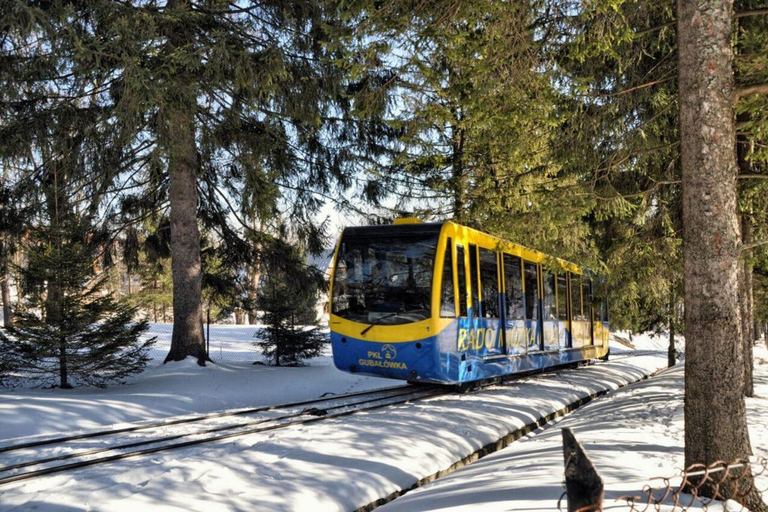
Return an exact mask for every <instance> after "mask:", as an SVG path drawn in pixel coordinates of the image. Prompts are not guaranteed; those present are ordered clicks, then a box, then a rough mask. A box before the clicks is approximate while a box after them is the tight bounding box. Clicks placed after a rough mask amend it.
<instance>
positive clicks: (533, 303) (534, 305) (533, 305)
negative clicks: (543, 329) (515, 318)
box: [525, 261, 539, 320]
mask: <svg viewBox="0 0 768 512" xmlns="http://www.w3.org/2000/svg"><path fill="white" fill-rule="evenodd" d="M538 282H539V280H538V271H537V269H536V264H535V263H530V262H528V261H526V262H525V318H526V319H528V320H536V319H537V318H539V304H538V298H539V284H538Z"/></svg>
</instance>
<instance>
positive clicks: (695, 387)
mask: <svg viewBox="0 0 768 512" xmlns="http://www.w3.org/2000/svg"><path fill="white" fill-rule="evenodd" d="M677 19H678V22H677V23H678V30H677V35H678V59H679V60H678V70H679V80H680V81H679V98H680V132H681V161H682V168H683V181H682V185H683V241H684V242H683V260H684V275H685V340H686V360H685V464H686V466H690V465H691V464H694V463H703V464H709V463H713V462H715V461H718V460H723V461H734V460H736V459H743V458H746V457H748V456H749V455H750V453H751V447H750V443H749V433H748V431H747V417H746V408H745V405H744V393H743V390H744V371H743V368H744V351H743V344H742V342H741V341H742V340H741V317H740V311H739V297H738V285H739V281H738V279H739V264H740V263H739V262H740V259H739V252H740V246H741V233H740V229H739V222H738V216H737V212H736V172H737V166H736V152H735V150H734V148H735V141H736V139H735V130H734V118H733V108H732V100H731V93H732V91H733V70H732V65H733V54H732V51H731V31H732V23H733V2H732V0H726V1H723V0H678V4H677ZM713 375H717V376H718V378H717V379H713V378H712V376H713ZM750 483H751V482H750ZM726 487H728V486H722V487H721V489H720V491H721V493H726V494H727V493H729V489H726ZM702 492H703V493H705V494H706V493H710V494H711V493H712V492H713V489H702ZM700 494H701V493H700ZM725 497H726V498H728V497H731V496H725ZM733 497H734V499H739V498H738V496H733ZM758 500H759V501H762V500H761V499H760V497H759V495H757V494H756V493H751V494H749V495H748V496H747V497H746V498H745V499H744V501H745V504H746V505H747V506H748V507H749V508H750V509H752V510H765V506H764V505H762V506H761V505H760V504H759V503H758ZM753 507H755V508H753Z"/></svg>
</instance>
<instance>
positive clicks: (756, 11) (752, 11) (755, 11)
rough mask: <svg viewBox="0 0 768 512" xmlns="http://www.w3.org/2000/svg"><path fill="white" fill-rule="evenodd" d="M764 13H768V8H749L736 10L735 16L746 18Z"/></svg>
mask: <svg viewBox="0 0 768 512" xmlns="http://www.w3.org/2000/svg"><path fill="white" fill-rule="evenodd" d="M763 14H768V8H762V9H748V10H746V11H741V12H735V13H733V17H734V18H737V19H738V18H746V17H747V16H760V15H763Z"/></svg>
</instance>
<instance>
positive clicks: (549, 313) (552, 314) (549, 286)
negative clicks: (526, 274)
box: [541, 271, 560, 351]
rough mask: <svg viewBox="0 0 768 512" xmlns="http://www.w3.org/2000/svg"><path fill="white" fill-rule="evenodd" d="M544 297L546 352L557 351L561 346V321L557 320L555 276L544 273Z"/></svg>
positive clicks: (543, 317) (543, 316)
mask: <svg viewBox="0 0 768 512" xmlns="http://www.w3.org/2000/svg"><path fill="white" fill-rule="evenodd" d="M541 277H542V285H543V286H542V287H543V289H544V297H543V301H542V302H543V304H542V309H543V315H542V319H543V323H544V350H546V351H552V350H557V349H558V348H559V345H560V329H559V323H560V322H559V320H558V318H557V295H556V293H557V292H556V291H555V290H556V289H557V288H556V287H557V284H556V281H555V274H553V273H551V272H548V271H544V272H542V276H541Z"/></svg>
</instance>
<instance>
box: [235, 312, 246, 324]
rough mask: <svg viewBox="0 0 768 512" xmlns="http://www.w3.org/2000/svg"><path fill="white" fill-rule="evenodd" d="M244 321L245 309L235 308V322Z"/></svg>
mask: <svg viewBox="0 0 768 512" xmlns="http://www.w3.org/2000/svg"><path fill="white" fill-rule="evenodd" d="M244 323H245V311H243V310H242V309H236V310H235V324H237V325H243V324H244Z"/></svg>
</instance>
